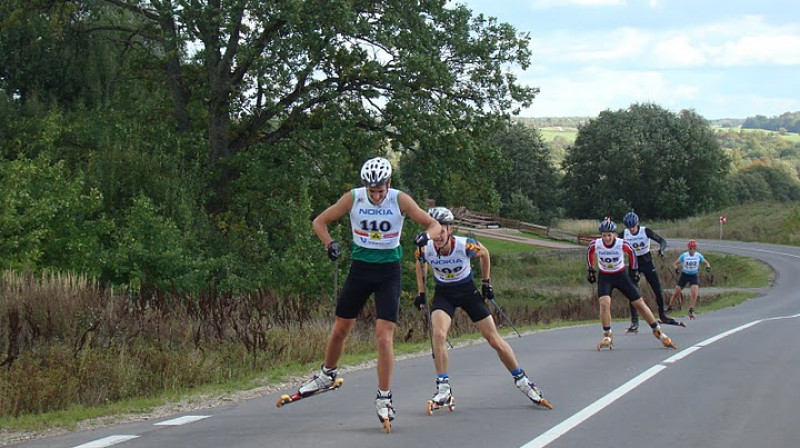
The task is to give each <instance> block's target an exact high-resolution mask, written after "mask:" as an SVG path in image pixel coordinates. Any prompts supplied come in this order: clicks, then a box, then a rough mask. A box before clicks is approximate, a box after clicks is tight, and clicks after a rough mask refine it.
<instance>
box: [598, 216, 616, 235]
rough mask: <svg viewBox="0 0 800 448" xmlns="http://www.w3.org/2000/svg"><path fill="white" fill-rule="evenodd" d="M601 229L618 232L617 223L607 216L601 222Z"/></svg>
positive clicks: (601, 230) (602, 231)
mask: <svg viewBox="0 0 800 448" xmlns="http://www.w3.org/2000/svg"><path fill="white" fill-rule="evenodd" d="M599 230H600V233H606V232H612V233H616V232H617V225H616V224H614V221H612V220H611V219H610V218H606V219H604V220H603V221H601V222H600V227H599Z"/></svg>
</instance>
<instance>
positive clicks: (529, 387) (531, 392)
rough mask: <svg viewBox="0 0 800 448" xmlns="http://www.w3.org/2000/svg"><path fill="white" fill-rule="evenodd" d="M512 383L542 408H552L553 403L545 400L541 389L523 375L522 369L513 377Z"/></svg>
mask: <svg viewBox="0 0 800 448" xmlns="http://www.w3.org/2000/svg"><path fill="white" fill-rule="evenodd" d="M514 384H515V385H516V386H517V388H518V389H519V390H521V391H522V393H523V394H525V395H526V396H527V397H528V398H530V400H531V401H532V402H534V404H537V405H539V406H541V407H543V408H547V409H553V405H551V404H550V402H549V401H547V399H546V398H544V396H543V395H542V391H541V390H540V389H539V388H538V387H536V385H535V384H533V381H531V380H529V379H528V376H527V375H525V372H524V371H523V372H522V373H520V374H519V375H517V376H515V377H514Z"/></svg>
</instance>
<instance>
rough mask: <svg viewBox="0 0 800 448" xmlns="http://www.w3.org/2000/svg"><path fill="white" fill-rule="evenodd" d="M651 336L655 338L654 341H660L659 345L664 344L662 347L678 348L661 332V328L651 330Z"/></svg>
mask: <svg viewBox="0 0 800 448" xmlns="http://www.w3.org/2000/svg"><path fill="white" fill-rule="evenodd" d="M653 336H655V337H656V339H658V340H659V341H661V343H662V344H664V347H667V348H674V349H677V348H678V346H677V345H675V344H674V343H673V342H672V339H670V338H669V336H667V335H666V334H664V332H663V331H661V327H656V328H655V329H653Z"/></svg>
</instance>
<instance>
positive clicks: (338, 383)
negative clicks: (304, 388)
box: [277, 378, 344, 408]
mask: <svg viewBox="0 0 800 448" xmlns="http://www.w3.org/2000/svg"><path fill="white" fill-rule="evenodd" d="M343 383H344V379H343V378H336V379H335V380H334V381H333V384H331V386H330V387H326V388H324V389H320V390H319V391H317V392H314V393H313V394H309V395H306V396H303V395H301V394H300V393H299V392H295V393H293V394H292V395H287V394H284V395H281V397H280V398H279V399H278V403H277V407H279V408H280V407H281V406H283V405H285V404H289V403H294V402H295V401H300V400H302V399H304V398H308V397H313V396H314V395H319V394H322V393H325V392H330V391H332V390H336V389H338V388H340V387H342V384H343Z"/></svg>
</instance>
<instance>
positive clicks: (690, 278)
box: [678, 272, 700, 288]
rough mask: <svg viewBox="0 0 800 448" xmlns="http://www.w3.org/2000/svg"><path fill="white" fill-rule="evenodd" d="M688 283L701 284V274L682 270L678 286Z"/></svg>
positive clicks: (681, 286)
mask: <svg viewBox="0 0 800 448" xmlns="http://www.w3.org/2000/svg"><path fill="white" fill-rule="evenodd" d="M687 283H688V284H690V285H699V284H700V276H698V275H697V274H687V273H685V272H681V277H680V278H679V279H678V288H683V287H684V286H686V284H687Z"/></svg>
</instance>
